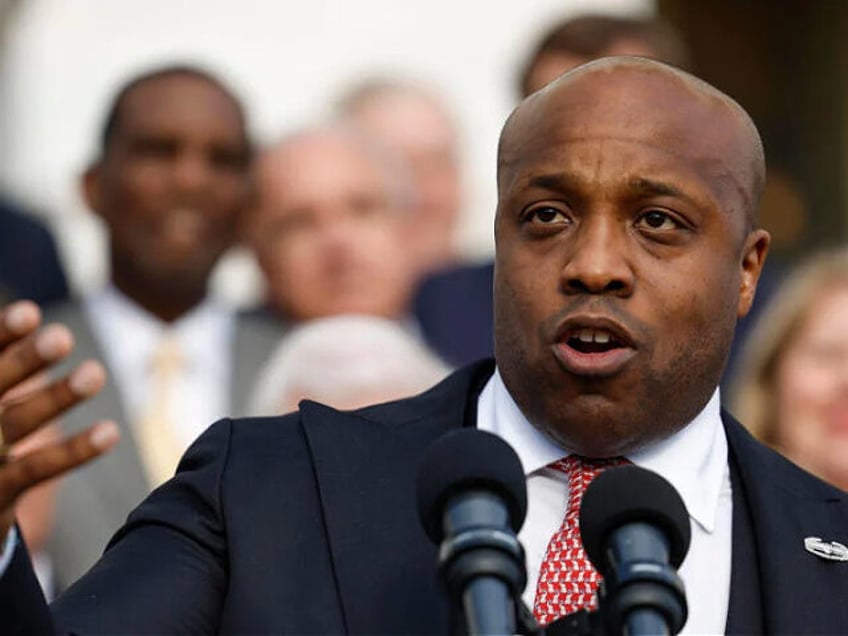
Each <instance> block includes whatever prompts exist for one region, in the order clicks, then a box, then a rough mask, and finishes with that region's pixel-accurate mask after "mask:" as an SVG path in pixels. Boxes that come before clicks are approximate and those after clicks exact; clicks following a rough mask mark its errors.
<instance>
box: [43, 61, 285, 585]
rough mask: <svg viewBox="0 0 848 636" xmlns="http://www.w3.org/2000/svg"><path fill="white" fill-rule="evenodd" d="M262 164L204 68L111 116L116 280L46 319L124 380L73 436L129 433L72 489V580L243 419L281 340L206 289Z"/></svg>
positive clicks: (91, 196)
mask: <svg viewBox="0 0 848 636" xmlns="http://www.w3.org/2000/svg"><path fill="white" fill-rule="evenodd" d="M250 169H251V146H250V143H249V141H248V137H247V129H246V124H245V116H244V113H243V110H242V106H241V104H240V103H239V101H238V100H237V98H236V97H235V96H234V95H233V93H232V92H231V91H230V90H229V89H228V88H227V87H226V86H225V85H224V84H223V83H222V82H221V81H220V80H218V79H217V78H215V77H213V76H212V75H210V74H208V73H206V72H204V71H201V70H198V69H195V68H191V67H166V68H161V69H158V70H155V71H152V72H150V73H146V74H144V75H141V76H138V77H136V78H134V79H132V80H131V81H129V82H128V83H127V84H125V85H124V86H123V88H122V89H121V90H120V91H119V92H118V94H117V96H116V98H115V99H114V101H113V103H112V105H111V107H110V109H109V111H108V115H107V117H106V122H105V125H104V128H103V133H102V140H101V147H100V156H99V157H98V158H97V159H96V160H95V161H94V162H93V163H92V164H91V166H90V167H89V168H88V170H86V172H85V175H84V177H83V191H84V195H85V199H86V201H87V203H88V205H89V206H90V208H91V210H92V211H93V212H94V213H95V214H96V215H97V216H98V217H99V218H100V219H101V220H102V221H103V223H104V224H105V226H106V230H107V233H108V241H109V264H110V279H109V283H108V284H107V285H106V286H105V287H104V288H103V289H100V290H98V291H97V292H96V293H94V294H92V295H90V296H88V297H86V298H84V299H83V300H82V301H81V302H78V303H69V304H66V305H63V306H60V307H57V308H56V309H55V310H54V311H52V312H50V313H49V314H48V315H47V318H48V320H56V321H60V322H62V323H64V324H66V325H67V326H68V327H70V329H71V331H72V333H73V334H74V337H75V339H76V342H77V349H76V354H75V355H74V356H72V357H71V360H70V361H69V362H68V364H74V363H76V362H78V361H79V360H80V359H82V358H83V357H96V358H98V359H101V360H103V361H104V362H105V364H106V367H107V369H108V372H109V376H110V377H111V379H112V382H111V383H110V385H109V386H108V387H107V388H106V390H105V391H103V392H102V393H101V394H100V395H99V396H98V397H97V399H95V400H92V401H91V402H90V403H89V404H87V405H86V406H85V407H84V408H80V409H77V410H75V411H73V412H72V413H70V414H69V415H68V416H67V417H66V418H65V424H66V425H67V427H68V428H69V429H77V428H78V427H79V424H80V423H82V422H90V421H92V420H96V419H100V418H103V417H111V418H116V419H117V420H118V422H119V423H120V424H121V425H122V426H124V427H126V430H124V434H123V435H122V441H121V443H120V444H119V445H118V447H117V449H116V451H115V453H113V454H112V455H111V456H110V457H108V458H107V459H105V460H104V461H103V462H99V463H97V464H93V465H91V466H89V467H87V468H86V469H85V470H82V471H80V472H79V473H76V474H74V475H73V476H71V477H70V478H69V479H68V480H67V482H65V483H64V485H63V489H62V495H61V497H60V508H59V513H58V517H57V527H56V531H55V533H54V536H53V540H52V545H51V554H52V557H53V560H54V564H55V567H56V574H57V579H58V581H59V582H60V584H68V583H70V582H71V581H73V580H74V579H75V578H76V577H77V576H78V575H79V574H81V573H82V572H83V571H84V570H85V569H86V568H87V567H89V566H90V565H91V563H92V562H93V561H94V560H95V559H96V558H97V556H98V555H99V553H100V551H101V550H102V549H103V546H104V545H105V543H106V541H107V540H108V538H109V536H111V534H112V532H113V531H114V530H115V529H116V528H117V527H118V526H119V525H120V524H121V523H122V522H123V521H124V519H125V518H126V515H127V513H128V512H129V511H130V510H131V509H132V507H133V506H134V505H135V504H136V503H138V501H140V500H141V499H142V498H143V497H144V496H145V495H146V494H147V493H148V492H149V491H150V490H151V488H152V487H155V486H157V485H158V484H159V483H161V482H162V481H164V480H165V479H167V478H168V477H169V476H170V475H171V474H173V472H174V469H175V468H176V463H177V461H178V458H179V456H180V455H181V454H182V452H183V451H184V450H185V449H186V447H187V446H188V445H189V444H190V443H191V442H192V441H193V440H194V439H195V438H196V437H197V435H198V434H199V433H201V432H202V431H203V430H204V429H205V428H206V426H208V425H209V423H210V422H211V421H214V420H215V419H218V418H220V417H222V416H224V415H227V414H230V413H238V412H243V411H244V409H245V403H246V399H247V395H248V393H249V390H250V388H251V387H252V382H251V378H252V376H253V375H254V374H255V373H256V372H257V371H258V369H259V367H260V366H261V364H262V362H263V361H264V359H265V357H266V356H267V354H268V351H269V349H270V348H271V346H272V345H273V343H274V342H276V338H277V335H278V334H277V331H276V328H275V327H273V326H272V325H271V324H268V323H265V322H260V320H259V319H258V318H256V319H250V320H246V319H245V320H241V319H237V318H236V316H235V315H234V313H233V312H232V311H231V310H230V309H228V308H226V307H223V306H221V305H220V304H218V303H216V302H214V301H213V300H212V299H211V298H210V297H209V293H208V292H209V279H210V276H211V274H212V271H213V269H214V267H215V265H216V264H217V262H218V260H219V258H220V257H221V256H222V254H223V253H224V252H225V251H226V250H227V249H228V248H229V247H230V246H231V245H232V244H233V242H234V240H235V238H236V236H237V231H238V227H239V223H240V221H241V216H242V214H243V212H244V211H245V210H246V209H247V207H248V206H249V204H250V202H251V197H252V194H253V192H252V187H251V180H250ZM65 368H68V367H67V366H66V367H65Z"/></svg>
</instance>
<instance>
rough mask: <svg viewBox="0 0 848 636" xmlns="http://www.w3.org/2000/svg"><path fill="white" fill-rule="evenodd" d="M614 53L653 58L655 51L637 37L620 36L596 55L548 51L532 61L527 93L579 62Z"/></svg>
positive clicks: (578, 64)
mask: <svg viewBox="0 0 848 636" xmlns="http://www.w3.org/2000/svg"><path fill="white" fill-rule="evenodd" d="M614 55H636V56H640V57H650V58H655V57H656V51H655V50H654V49H653V47H652V46H651V45H650V44H648V43H647V42H644V41H642V40H639V39H637V38H621V39H619V40H616V41H615V42H613V43H612V45H611V46H610V47H609V48H608V49H606V50H604V51H602V52H600V53H599V54H598V55H592V56H589V55H580V54H579V53H573V52H571V51H564V50H561V51H548V52H545V53H542V54H541V55H539V57H538V58H537V59H536V60H535V61H534V62H533V67H532V68H531V69H530V73H529V74H528V76H527V91H528V92H527V94H528V95H529V94H530V93H535V92H536V91H537V90H539V89H540V88H543V87H545V86H547V85H548V84H550V83H551V82H552V81H554V80H555V79H556V78H557V77H559V76H560V75H562V74H563V73H565V72H566V71H570V70H571V69H573V68H577V67H578V66H580V65H581V64H585V63H586V62H591V61H592V60H596V59H598V58H601V57H611V56H614Z"/></svg>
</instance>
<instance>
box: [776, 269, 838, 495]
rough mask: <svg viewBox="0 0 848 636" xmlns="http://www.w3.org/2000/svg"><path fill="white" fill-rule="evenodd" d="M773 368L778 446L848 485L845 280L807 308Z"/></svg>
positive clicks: (818, 472)
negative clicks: (803, 317) (804, 315)
mask: <svg viewBox="0 0 848 636" xmlns="http://www.w3.org/2000/svg"><path fill="white" fill-rule="evenodd" d="M775 372H776V376H775V384H776V387H775V388H776V394H777V400H778V401H777V404H776V414H777V431H776V433H777V440H776V445H777V446H778V448H779V449H780V450H781V451H782V452H783V453H784V454H786V455H787V456H788V457H789V458H790V459H792V460H793V461H795V462H797V463H799V464H800V465H801V466H803V467H804V468H806V469H807V470H809V471H811V472H813V473H815V474H816V475H818V476H820V477H822V478H823V479H825V480H827V481H830V482H832V483H834V484H836V485H837V486H839V487H841V488H843V489H846V488H848V283H841V284H839V285H837V286H834V287H833V289H831V290H829V291H827V292H826V293H825V294H824V295H823V296H822V297H820V298H819V300H818V301H816V302H815V303H814V304H813V305H812V306H811V307H810V308H809V310H808V312H807V315H806V318H805V319H804V320H803V322H802V323H801V325H800V328H799V329H798V330H797V332H796V334H795V335H794V337H793V338H792V340H791V342H790V343H789V344H788V346H787V348H786V350H785V352H784V354H783V356H781V358H780V359H779V361H778V364H777V368H776V369H775Z"/></svg>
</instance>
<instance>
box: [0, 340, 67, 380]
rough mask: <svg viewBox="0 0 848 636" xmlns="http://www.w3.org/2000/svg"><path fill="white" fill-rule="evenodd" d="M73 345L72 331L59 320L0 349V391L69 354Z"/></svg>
mask: <svg viewBox="0 0 848 636" xmlns="http://www.w3.org/2000/svg"><path fill="white" fill-rule="evenodd" d="M73 346H74V338H73V336H72V335H71V332H70V331H69V330H68V328H67V327H65V326H64V325H58V324H56V325H48V326H47V327H45V328H44V329H42V330H41V331H38V332H35V333H29V334H27V335H26V336H24V337H19V338H18V339H17V340H12V341H10V342H9V343H8V344H7V346H6V347H5V348H4V349H3V350H2V351H0V395H3V394H4V393H6V391H8V390H9V389H11V388H12V387H14V386H15V385H17V384H19V383H20V382H23V381H24V380H26V379H28V378H30V377H32V376H33V375H34V374H36V373H38V372H39V371H41V370H43V369H45V368H46V367H48V366H49V365H51V364H52V363H54V362H57V361H58V360H61V359H62V358H64V357H65V356H67V355H68V353H70V351H71V349H72V348H73Z"/></svg>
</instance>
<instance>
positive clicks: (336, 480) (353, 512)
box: [301, 364, 492, 633]
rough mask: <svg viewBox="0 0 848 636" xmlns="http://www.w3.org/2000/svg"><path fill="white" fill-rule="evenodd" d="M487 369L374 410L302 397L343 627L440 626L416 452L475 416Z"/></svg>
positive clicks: (441, 605)
mask: <svg viewBox="0 0 848 636" xmlns="http://www.w3.org/2000/svg"><path fill="white" fill-rule="evenodd" d="M491 369H492V367H491V364H487V365H475V366H474V367H471V368H469V369H466V370H463V371H462V372H459V373H457V374H455V375H453V376H451V377H450V378H448V379H447V380H445V381H444V382H443V383H441V384H440V385H438V386H437V387H435V388H434V389H431V390H430V391H429V392H427V393H425V394H423V395H421V396H418V397H416V398H413V399H411V400H404V401H401V402H396V403H393V404H390V405H387V406H383V407H380V408H377V409H375V408H373V407H372V408H369V409H365V410H362V411H358V412H355V413H339V412H338V411H335V410H333V409H330V408H327V407H324V406H321V405H318V404H315V403H309V402H305V403H303V404H302V405H301V417H302V422H303V426H304V430H305V432H306V436H307V440H308V444H309V447H310V452H311V453H312V456H313V460H314V465H315V471H316V476H317V481H318V488H319V493H320V497H321V506H322V509H323V511H324V520H325V524H326V528H327V535H328V540H329V543H330V546H329V547H330V553H331V555H332V559H333V565H334V570H335V574H336V580H335V583H336V585H337V588H338V594H339V598H340V601H341V605H342V611H343V614H344V617H345V621H346V626H345V627H346V631H348V632H353V633H363V632H395V633H400V632H410V631H412V632H419V633H439V632H444V631H445V629H446V626H447V624H448V617H447V604H446V602H445V600H444V598H443V595H442V592H441V590H439V588H438V584H437V581H436V548H435V546H433V545H432V544H431V543H430V542H429V540H428V539H427V537H426V535H425V534H424V531H423V530H422V529H421V527H420V524H419V521H418V514H417V510H416V499H415V479H416V470H417V464H418V458H419V456H420V454H421V451H422V450H423V449H424V448H425V447H426V446H427V445H428V444H429V443H430V442H432V441H433V440H435V439H436V438H438V437H439V436H440V435H442V434H444V433H446V432H447V431H449V430H451V429H453V428H457V427H460V426H463V425H466V424H470V425H473V424H474V422H473V419H472V420H471V421H470V422H469V419H468V410H467V409H468V407H469V403H470V402H473V403H474V406H476V396H477V391H479V388H477V387H478V386H481V385H482V383H481V379H482V381H485V378H487V377H488V375H490V374H491ZM470 396H471V397H470ZM351 476H354V477H355V480H352V479H351Z"/></svg>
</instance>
